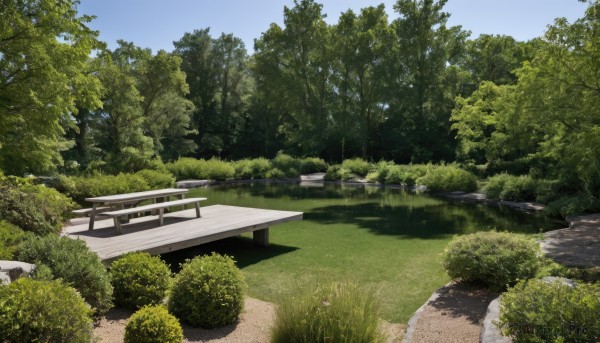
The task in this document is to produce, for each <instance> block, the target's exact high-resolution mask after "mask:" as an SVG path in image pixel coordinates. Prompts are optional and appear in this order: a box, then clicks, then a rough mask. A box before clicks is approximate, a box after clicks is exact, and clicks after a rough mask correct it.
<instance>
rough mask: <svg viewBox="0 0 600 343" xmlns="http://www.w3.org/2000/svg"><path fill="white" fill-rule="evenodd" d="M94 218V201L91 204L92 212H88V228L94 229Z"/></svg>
mask: <svg viewBox="0 0 600 343" xmlns="http://www.w3.org/2000/svg"><path fill="white" fill-rule="evenodd" d="M94 219H96V203H94V205H93V206H92V212H90V223H89V224H88V230H90V231H92V230H93V229H94Z"/></svg>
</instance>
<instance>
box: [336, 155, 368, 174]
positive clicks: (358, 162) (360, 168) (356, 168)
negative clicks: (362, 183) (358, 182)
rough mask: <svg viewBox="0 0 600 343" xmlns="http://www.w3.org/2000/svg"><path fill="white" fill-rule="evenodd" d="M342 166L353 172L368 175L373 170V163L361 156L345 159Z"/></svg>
mask: <svg viewBox="0 0 600 343" xmlns="http://www.w3.org/2000/svg"><path fill="white" fill-rule="evenodd" d="M342 168H344V169H347V170H349V171H350V172H351V173H352V174H356V175H358V176H366V175H367V174H368V173H369V171H371V164H370V163H369V162H367V161H365V160H363V159H361V158H354V159H349V160H344V161H343V162H342Z"/></svg>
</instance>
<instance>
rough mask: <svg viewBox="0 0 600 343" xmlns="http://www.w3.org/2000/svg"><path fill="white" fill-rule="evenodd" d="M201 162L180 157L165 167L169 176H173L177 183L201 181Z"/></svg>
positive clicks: (202, 176)
mask: <svg viewBox="0 0 600 343" xmlns="http://www.w3.org/2000/svg"><path fill="white" fill-rule="evenodd" d="M202 161H203V160H202ZM202 161H201V160H197V159H195V158H190V157H182V158H180V159H178V160H177V161H175V162H172V163H167V164H166V165H165V166H166V167H167V170H168V171H169V172H170V173H171V174H173V175H175V179H177V181H180V180H185V179H203V178H204V175H201V170H202V163H203V162H202Z"/></svg>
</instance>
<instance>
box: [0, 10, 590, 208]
mask: <svg viewBox="0 0 600 343" xmlns="http://www.w3.org/2000/svg"><path fill="white" fill-rule="evenodd" d="M573 1H575V0H573ZM585 2H587V4H588V9H587V11H586V13H585V15H584V16H583V17H582V18H580V19H578V20H576V21H574V22H572V23H571V22H568V21H567V20H566V19H564V18H557V19H556V20H555V21H554V22H553V23H548V24H549V26H548V28H547V31H546V33H545V34H544V36H542V37H539V38H536V39H533V40H530V41H526V42H523V41H517V40H515V39H514V38H512V37H510V36H503V35H487V34H484V35H480V36H479V37H471V33H470V32H468V31H465V30H463V29H462V28H461V27H460V26H448V25H447V21H448V18H449V17H450V15H451V14H450V13H447V12H444V5H445V3H446V0H437V1H435V0H416V1H415V0H398V1H397V2H396V4H395V5H394V7H393V11H395V13H397V14H398V15H399V17H398V19H395V20H390V19H389V18H388V15H387V13H386V9H385V8H384V6H383V5H380V6H377V7H366V8H363V9H361V10H360V11H359V12H358V13H355V12H353V11H352V10H348V11H347V12H345V13H343V14H342V15H341V16H340V18H339V20H338V22H337V23H336V24H334V25H329V24H327V23H326V22H325V21H324V18H325V16H326V14H325V13H323V11H322V5H320V4H319V3H318V2H317V1H314V0H296V1H294V6H293V7H285V8H284V9H283V14H282V15H283V25H282V26H279V25H277V24H271V26H270V27H268V28H265V31H264V33H263V34H262V35H261V36H260V37H257V38H256V39H255V42H254V47H253V48H254V49H253V51H252V52H249V51H248V49H249V48H248V47H245V46H244V43H243V42H242V40H241V39H239V38H237V37H235V36H233V35H232V34H226V33H222V34H220V35H219V34H214V33H212V32H210V29H209V28H199V29H197V30H194V31H193V32H189V33H185V34H184V35H183V37H179V38H177V37H174V39H175V41H174V42H173V45H174V50H173V51H172V52H166V51H162V50H161V51H158V52H153V51H151V50H150V49H147V48H144V47H139V46H136V45H135V42H126V41H119V46H118V48H116V49H114V50H110V49H108V48H107V45H106V44H105V43H104V42H101V41H99V39H98V32H95V31H93V30H91V29H90V28H89V27H88V26H87V24H88V23H90V22H91V21H92V20H93V16H91V15H93V14H90V15H87V14H80V13H78V11H77V5H78V3H79V2H78V1H77V0H69V1H59V2H54V1H45V0H28V1H16V0H8V1H2V6H1V8H0V17H1V18H2V20H0V169H1V170H2V171H3V172H4V173H5V174H7V175H18V176H23V175H26V174H35V175H53V174H56V173H65V174H80V173H88V172H90V171H100V172H103V173H108V174H116V173H118V172H136V171H138V170H141V169H144V168H147V167H148V166H149V165H151V164H152V163H154V162H155V161H162V162H173V161H177V160H178V159H180V158H182V157H193V158H198V159H208V158H213V157H214V158H218V159H221V160H226V161H227V160H229V161H230V160H239V159H243V158H257V157H265V158H273V157H274V156H275V155H276V154H277V153H278V152H285V153H286V154H289V155H292V156H297V157H320V158H322V159H324V160H326V161H328V162H330V163H338V162H341V161H343V160H346V159H350V158H354V157H360V158H362V159H364V160H366V161H370V162H377V161H382V160H385V161H390V162H395V163H399V164H412V163H414V164H418V163H429V162H431V163H441V162H446V163H449V162H456V163H458V164H459V165H460V166H461V167H463V168H465V169H467V170H471V171H473V172H474V173H477V174H478V175H480V176H491V175H495V174H499V173H508V174H511V175H514V176H527V177H529V178H532V179H541V180H548V181H549V182H550V181H551V184H550V186H549V187H553V193H560V194H564V195H567V196H569V197H571V198H573V197H574V198H577V199H579V200H581V199H583V200H581V201H584V202H588V203H597V201H598V199H599V198H600V112H599V111H600V84H599V81H598V80H600V44H599V43H600V3H599V2H598V1H597V0H589V1H585ZM199 26H200V27H201V23H199ZM501 175H503V174H501ZM588 207H589V206H588Z"/></svg>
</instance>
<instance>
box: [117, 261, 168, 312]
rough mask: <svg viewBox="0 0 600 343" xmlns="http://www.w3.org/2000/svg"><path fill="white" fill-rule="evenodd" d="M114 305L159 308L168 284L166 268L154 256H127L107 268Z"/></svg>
mask: <svg viewBox="0 0 600 343" xmlns="http://www.w3.org/2000/svg"><path fill="white" fill-rule="evenodd" d="M110 275H111V277H112V285H113V288H114V299H115V303H116V304H117V305H120V306H123V307H127V308H141V307H142V306H144V305H153V304H160V303H161V301H162V300H163V299H164V298H165V296H166V294H167V290H168V288H169V285H170V282H171V271H170V270H169V267H168V266H167V265H166V264H165V263H164V262H163V261H162V260H161V259H160V257H158V256H150V254H148V253H145V252H136V253H131V254H127V255H125V256H123V257H121V258H119V259H118V260H116V261H114V262H113V263H112V265H111V268H110Z"/></svg>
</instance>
